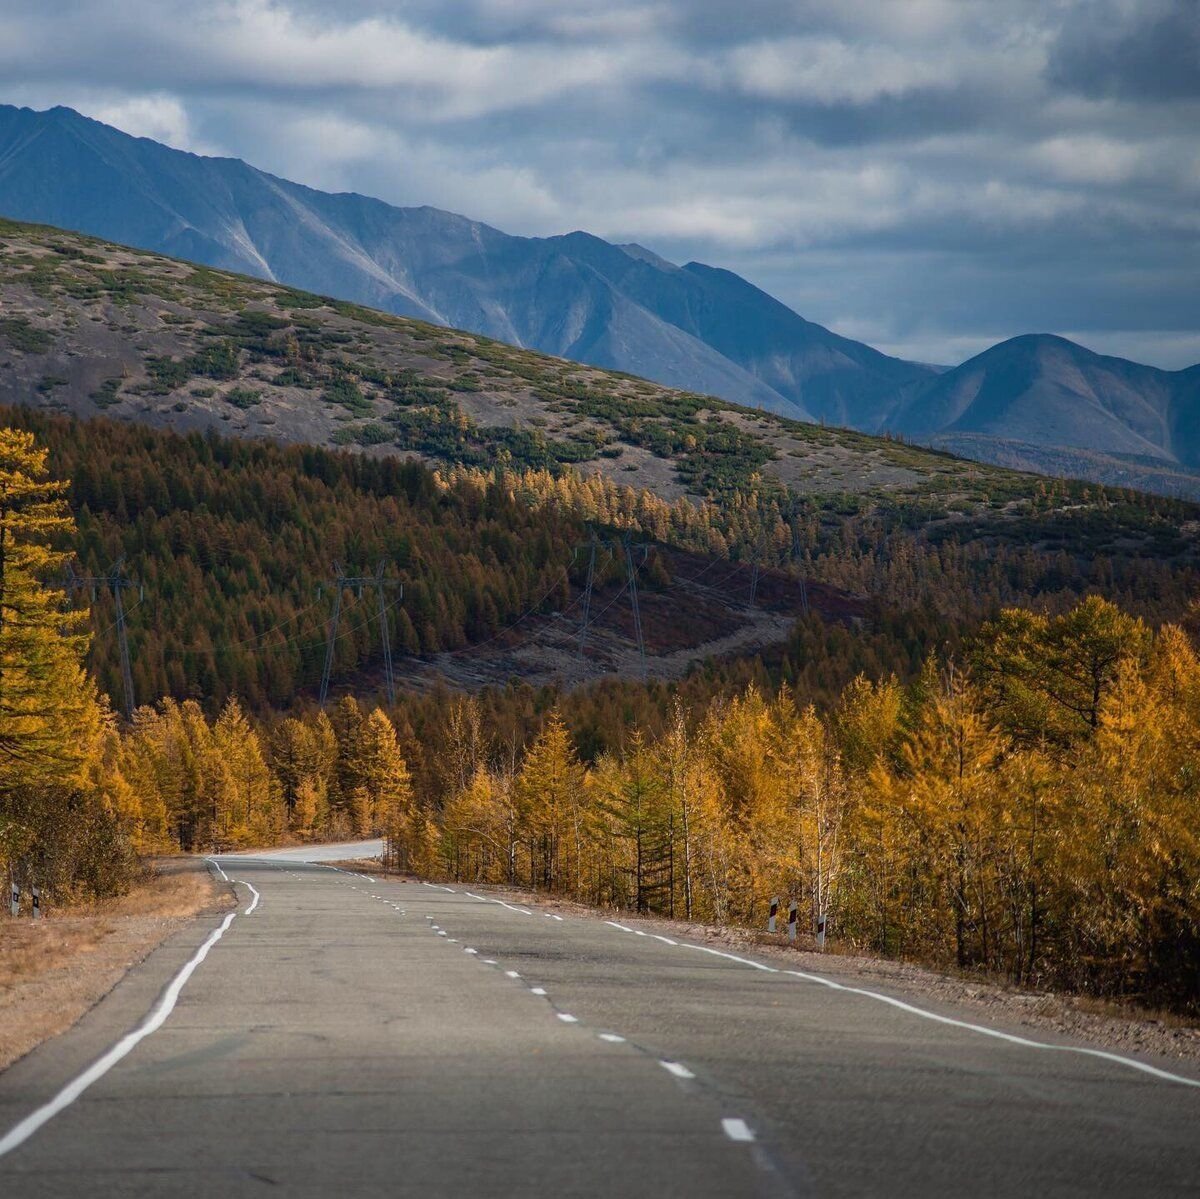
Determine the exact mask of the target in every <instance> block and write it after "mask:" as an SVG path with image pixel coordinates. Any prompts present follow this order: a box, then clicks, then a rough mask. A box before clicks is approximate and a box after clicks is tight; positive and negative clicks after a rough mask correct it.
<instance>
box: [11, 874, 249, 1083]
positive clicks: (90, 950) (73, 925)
mask: <svg viewBox="0 0 1200 1199" xmlns="http://www.w3.org/2000/svg"><path fill="white" fill-rule="evenodd" d="M234 902H235V899H234V896H233V894H232V892H231V890H230V889H229V887H228V886H227V885H226V884H222V883H220V882H219V881H218V880H215V879H213V878H212V876H211V875H210V873H209V871H208V869H207V867H206V865H205V864H204V862H202V861H200V860H198V859H188V858H178V859H166V860H164V861H162V862H159V863H156V864H155V865H154V866H153V867H152V869H151V872H150V873H149V874H148V876H147V877H146V878H145V879H144V880H143V881H142V882H140V883H139V884H138V885H137V886H135V887H134V888H133V890H131V891H130V892H129V894H127V895H123V896H121V897H119V898H117V899H114V900H108V901H105V902H103V903H99V904H94V905H89V906H87V907H78V908H71V909H67V910H64V911H58V912H55V911H51V912H50V913H49V914H48V915H47V917H46V918H45V919H42V920H38V921H33V920H29V919H26V918H19V919H17V920H11V919H5V920H2V921H0V1070H4V1069H7V1068H8V1067H9V1066H11V1065H12V1064H13V1063H14V1062H16V1061H18V1060H19V1059H20V1058H22V1057H24V1056H25V1055H27V1054H28V1053H30V1052H31V1051H32V1050H34V1049H36V1048H37V1046H39V1045H40V1044H42V1043H43V1042H44V1041H46V1040H48V1039H50V1038H51V1037H54V1036H57V1035H59V1034H60V1033H62V1032H65V1031H66V1030H67V1029H69V1028H71V1027H72V1026H73V1025H75V1024H76V1023H77V1022H78V1021H79V1020H80V1019H81V1018H82V1017H83V1016H84V1015H86V1014H87V1012H89V1011H90V1010H91V1009H92V1008H93V1007H95V1006H96V1004H97V1003H99V1002H100V1000H102V999H103V998H104V997H105V996H106V995H107V994H108V993H109V992H110V991H112V989H113V988H114V987H115V986H116V985H117V984H118V983H119V982H121V980H122V979H123V978H125V976H126V975H127V974H128V973H129V971H131V970H132V969H133V968H134V967H135V966H137V965H139V964H140V963H141V962H143V961H144V960H145V959H146V958H147V957H148V956H149V955H150V953H152V952H153V951H154V950H155V949H157V948H158V947H159V946H160V945H161V944H162V943H163V942H164V941H166V940H167V939H168V938H169V937H171V936H173V935H174V934H176V933H178V932H179V931H181V930H182V929H184V928H185V927H187V926H188V925H189V924H191V923H192V922H193V921H195V920H197V919H198V918H202V917H209V916H212V915H215V914H217V913H219V912H224V911H228V910H229V908H230V907H232V906H233V904H234Z"/></svg>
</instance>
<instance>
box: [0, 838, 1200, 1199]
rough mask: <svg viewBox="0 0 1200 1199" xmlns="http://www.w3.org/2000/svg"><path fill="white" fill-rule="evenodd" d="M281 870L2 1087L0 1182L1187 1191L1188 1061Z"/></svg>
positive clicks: (1197, 1156) (612, 928)
mask: <svg viewBox="0 0 1200 1199" xmlns="http://www.w3.org/2000/svg"><path fill="white" fill-rule="evenodd" d="M296 856H297V855H295V854H293V855H292V856H291V857H288V856H285V855H278V856H276V857H275V858H274V859H269V858H262V859H253V858H245V857H240V858H234V857H226V858H222V859H220V865H221V867H222V870H223V872H224V873H226V874H228V876H229V877H230V878H231V879H232V880H234V885H235V886H236V888H237V892H238V895H239V898H240V900H241V906H240V908H239V910H238V913H237V914H236V915H234V914H231V915H230V916H228V917H225V918H223V919H221V920H215V919H210V920H208V921H206V922H203V921H202V922H199V923H198V925H197V926H196V927H195V928H194V929H193V930H191V931H189V932H188V933H185V934H181V935H179V936H177V937H176V938H174V939H173V940H171V941H169V942H168V943H167V944H165V945H164V946H163V947H161V948H160V949H159V950H157V951H156V952H155V953H153V954H152V955H151V956H150V957H149V958H148V959H147V960H146V962H144V963H143V964H142V965H141V966H140V967H138V968H137V969H135V970H134V971H132V972H131V973H130V974H129V975H128V976H127V977H126V978H125V980H124V981H123V982H122V983H121V984H119V985H118V987H117V988H116V989H115V990H114V991H113V992H112V993H111V994H110V995H109V996H108V997H107V998H106V999H105V1000H104V1001H103V1002H102V1003H100V1004H99V1005H98V1006H97V1007H96V1008H95V1009H93V1011H92V1012H90V1013H89V1014H88V1016H86V1017H85V1018H84V1020H83V1021H81V1023H80V1024H79V1025H77V1026H76V1027H75V1028H74V1029H73V1030H71V1031H70V1032H69V1033H66V1034H64V1035H63V1036H61V1037H58V1038H56V1039H55V1040H53V1041H50V1042H48V1043H47V1044H45V1045H43V1046H42V1047H41V1048H40V1049H38V1050H37V1051H35V1052H34V1053H32V1054H31V1055H30V1056H29V1057H27V1058H25V1059H23V1060H22V1061H20V1062H18V1063H16V1064H15V1065H14V1066H12V1067H11V1068H10V1069H9V1070H8V1071H6V1072H5V1073H4V1074H3V1075H0V1133H3V1130H10V1131H9V1132H8V1133H7V1135H6V1136H3V1139H0V1155H2V1156H0V1192H2V1193H4V1194H11V1195H19V1196H22V1199H30V1197H36V1196H50V1195H55V1196H58V1195H64V1196H65V1195H85V1194H86V1195H88V1196H109V1195H121V1196H143V1195H144V1196H151V1195H153V1196H181V1195H187V1196H209V1195H220V1196H227V1195H257V1194H267V1193H270V1192H271V1191H272V1189H274V1190H275V1193H282V1194H288V1195H303V1196H328V1195H347V1196H351V1195H353V1196H357V1195H372V1196H373V1195H380V1196H382V1195H388V1196H396V1195H401V1196H408V1195H412V1196H416V1195H421V1196H432V1197H437V1196H510V1195H511V1196H545V1197H547V1199H557V1197H558V1196H572V1195H580V1196H593V1195H595V1196H609V1195H611V1196H658V1197H661V1196H676V1195H678V1196H689V1197H691V1196H742V1195H746V1196H759V1195H762V1196H788V1195H822V1196H824V1195H834V1196H836V1195H880V1196H898V1195H914V1196H937V1195H955V1196H958V1195H964V1194H973V1195H977V1196H992V1195H1014V1196H1015V1195H1021V1196H1029V1195H1039V1196H1041V1195H1081V1196H1082V1195H1088V1196H1092V1195H1184V1194H1196V1193H1197V1191H1198V1189H1200V1086H1194V1085H1188V1082H1189V1081H1191V1080H1195V1081H1200V1072H1198V1071H1196V1070H1195V1069H1189V1068H1187V1067H1182V1066H1179V1065H1177V1064H1171V1063H1165V1062H1157V1063H1155V1062H1149V1061H1145V1062H1143V1063H1142V1065H1143V1066H1145V1065H1148V1066H1150V1068H1151V1070H1154V1069H1158V1070H1161V1071H1162V1072H1163V1073H1162V1074H1156V1073H1148V1072H1146V1071H1145V1070H1144V1069H1137V1068H1134V1066H1133V1065H1131V1064H1130V1062H1129V1061H1126V1060H1110V1059H1108V1058H1105V1057H1103V1056H1095V1055H1094V1054H1093V1053H1080V1052H1077V1051H1076V1049H1077V1048H1080V1047H1079V1046H1074V1047H1072V1046H1068V1047H1067V1048H1065V1049H1064V1048H1061V1047H1059V1048H1049V1047H1047V1046H1046V1045H1045V1044H1043V1043H1041V1042H1042V1041H1044V1038H1042V1034H1040V1033H1038V1034H1030V1033H1029V1032H1028V1030H1025V1031H1024V1032H1022V1030H1020V1029H1002V1028H1001V1029H998V1031H1001V1032H1007V1033H1011V1034H1015V1035H1016V1038H1017V1039H1016V1040H1004V1039H999V1038H997V1037H994V1036H987V1035H984V1034H983V1033H982V1032H980V1031H977V1030H976V1029H973V1028H967V1027H962V1026H960V1025H959V1024H956V1023H954V1022H952V1021H953V1020H954V1019H962V1020H963V1021H965V1022H968V1023H969V1022H971V1021H972V1020H975V1019H977V1017H973V1016H966V1015H963V1014H962V1013H956V1012H954V1011H952V1010H949V1009H946V1008H944V1007H941V1008H938V1009H937V1011H936V1012H935V1013H934V1014H935V1015H941V1016H942V1017H949V1018H950V1020H951V1022H944V1021H939V1020H933V1019H929V1018H927V1016H926V1015H922V1014H921V1012H920V1011H914V1010H910V1009H909V1008H907V1007H905V1006H903V1005H901V1006H896V1005H893V1004H889V1003H886V1002H884V1001H883V1000H882V999H881V998H879V997H877V996H875V995H870V994H864V993H856V992H853V991H846V990H838V989H834V988H831V987H829V986H827V985H824V984H823V983H822V982H821V981H819V980H814V979H813V978H811V977H801V976H797V975H794V974H789V973H787V972H786V971H782V970H778V969H763V968H760V967H761V966H763V965H764V964H765V963H761V962H760V963H757V964H756V963H755V962H754V961H753V959H751V958H750V957H747V958H744V959H740V958H739V957H738V956H737V955H731V954H726V953H724V952H723V951H720V952H718V951H715V950H714V949H713V947H708V946H703V945H700V946H697V945H692V944H688V943H680V942H678V941H676V940H675V939H673V938H670V937H666V936H664V935H662V934H661V932H659V930H658V929H657V928H655V927H654V926H652V925H650V924H645V925H639V924H638V922H636V921H633V920H623V921H614V922H612V923H605V922H603V921H601V920H596V919H583V918H570V917H566V918H558V917H557V916H556V915H555V914H552V913H548V912H545V911H542V910H540V909H538V908H536V907H532V906H531V907H523V906H522V905H519V904H512V903H502V902H499V901H498V900H497V898H496V897H494V896H490V895H487V894H485V893H484V892H482V891H480V892H472V891H471V890H470V889H468V888H463V887H454V888H449V887H434V886H430V885H428V884H418V883H400V882H395V881H385V880H382V879H371V878H369V877H367V876H361V875H356V874H352V873H348V872H344V871H339V870H337V869H334V868H331V867H329V866H327V865H320V864H307V863H304V862H301V861H297V860H295V858H296ZM656 933H658V935H657V936H656V935H655V934H656ZM205 946H207V951H206V953H205V954H204V956H203V957H201V956H200V954H201V951H203V950H204V948H205ZM772 965H773V963H772ZM189 970H190V972H189ZM181 972H182V974H181ZM181 978H182V981H181ZM885 998H886V997H885ZM914 1003H915V1001H914ZM147 1018H149V1019H148V1023H144V1021H146V1020H147ZM131 1030H135V1031H134V1035H133V1036H132V1037H129V1036H127V1034H129V1033H130V1031H131ZM1031 1036H1032V1037H1037V1038H1039V1043H1037V1044H1025V1043H1021V1038H1022V1037H1024V1038H1026V1039H1029V1038H1030V1037H1031ZM122 1038H125V1039H124V1040H123V1039H122ZM1058 1044H1059V1045H1067V1043H1066V1042H1062V1043H1058ZM105 1055H107V1056H105Z"/></svg>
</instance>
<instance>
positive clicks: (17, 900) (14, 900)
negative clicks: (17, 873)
mask: <svg viewBox="0 0 1200 1199" xmlns="http://www.w3.org/2000/svg"><path fill="white" fill-rule="evenodd" d="M9 902H10V904H11V905H12V914H13V915H14V916H19V915H20V914H21V888H20V887H18V886H17V884H16V883H15V882H14V883H13V884H12V886H11V887H10V889H9Z"/></svg>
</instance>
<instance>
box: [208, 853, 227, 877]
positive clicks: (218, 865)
mask: <svg viewBox="0 0 1200 1199" xmlns="http://www.w3.org/2000/svg"><path fill="white" fill-rule="evenodd" d="M204 860H205V861H206V862H207V863H208V864H209V865H210V866H215V867H216V868H217V873H218V874H219V875H220V876H221V877H222V878H223V879H224V880H225V881H226V882H229V875H227V874H226V873H225V871H224V870H222V869H221V863H220V862H218V861H217V860H216V858H205V859H204Z"/></svg>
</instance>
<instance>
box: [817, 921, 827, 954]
mask: <svg viewBox="0 0 1200 1199" xmlns="http://www.w3.org/2000/svg"><path fill="white" fill-rule="evenodd" d="M817 948H818V949H824V948H825V917H824V916H818V917H817Z"/></svg>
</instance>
